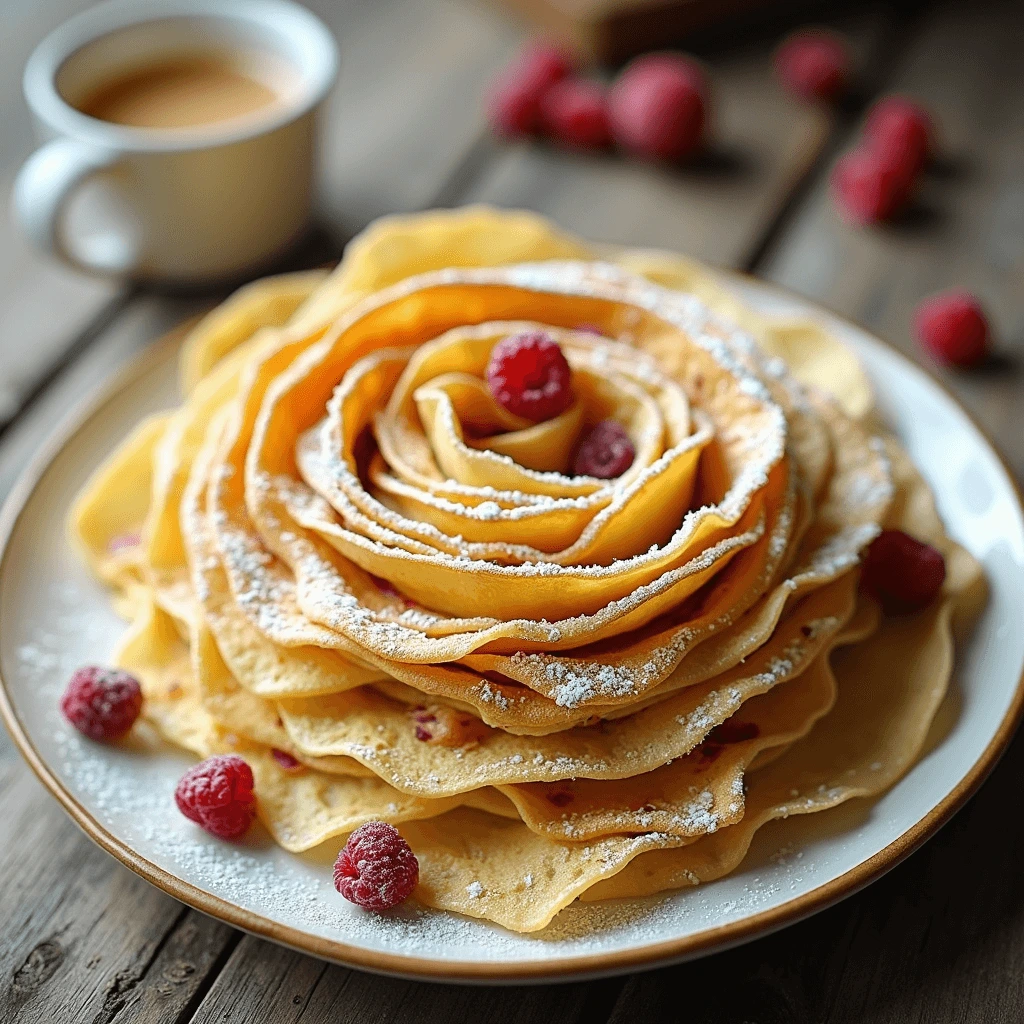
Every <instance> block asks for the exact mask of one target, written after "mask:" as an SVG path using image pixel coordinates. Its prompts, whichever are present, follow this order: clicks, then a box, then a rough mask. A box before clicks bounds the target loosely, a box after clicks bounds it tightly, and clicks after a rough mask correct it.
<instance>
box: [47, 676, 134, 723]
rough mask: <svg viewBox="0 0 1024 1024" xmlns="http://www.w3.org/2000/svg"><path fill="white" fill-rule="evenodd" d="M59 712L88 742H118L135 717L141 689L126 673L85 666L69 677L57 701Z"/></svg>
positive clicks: (132, 677)
mask: <svg viewBox="0 0 1024 1024" xmlns="http://www.w3.org/2000/svg"><path fill="white" fill-rule="evenodd" d="M60 709H61V711H62V712H63V714H64V717H65V718H66V719H67V720H68V721H69V722H70V723H71V724H72V725H73V726H74V727H75V728H76V729H77V730H78V731H79V732H80V733H83V734H84V735H85V736H88V737H89V738H90V739H93V740H116V739H120V737H122V736H124V735H125V734H126V733H127V732H128V730H129V729H131V727H132V726H133V725H134V724H135V719H136V718H138V717H139V712H140V711H141V710H142V688H141V687H140V686H139V681H138V680H137V679H136V678H135V677H134V676H130V675H129V674H128V673H127V672H121V671H120V670H119V669H116V668H102V667H100V666H98V665H88V666H86V667H85V668H80V669H77V670H76V671H75V673H74V675H72V677H71V679H70V681H69V682H68V687H67V689H66V690H65V691H64V696H63V697H61V699H60Z"/></svg>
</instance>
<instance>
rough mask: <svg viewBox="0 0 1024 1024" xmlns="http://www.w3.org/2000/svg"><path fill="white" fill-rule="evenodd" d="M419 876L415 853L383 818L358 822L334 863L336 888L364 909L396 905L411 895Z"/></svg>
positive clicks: (383, 908)
mask: <svg viewBox="0 0 1024 1024" xmlns="http://www.w3.org/2000/svg"><path fill="white" fill-rule="evenodd" d="M419 878H420V865H419V861H418V860H416V854H414V853H413V852H412V850H411V849H410V847H409V844H408V843H407V842H406V841H405V840H404V839H403V838H402V836H401V834H400V833H399V831H398V829H396V828H395V827H394V826H393V825H389V824H388V823H387V822H386V821H368V822H367V823H366V824H365V825H360V826H359V828H357V829H356V830H355V832H353V833H352V835H350V836H349V837H348V842H347V843H346V844H345V846H344V848H343V849H342V851H341V853H339V854H338V859H337V861H335V863H334V887H335V889H337V890H338V892H340V893H341V895H342V896H344V897H345V899H347V900H348V901H349V902H350V903H355V904H356V905H357V906H360V907H365V908H366V909H367V910H388V909H390V908H391V907H394V906H397V905H398V904H399V903H401V902H402V901H403V900H405V899H408V898H409V897H410V896H411V895H412V891H413V889H415V888H416V883H417V882H418V881H419Z"/></svg>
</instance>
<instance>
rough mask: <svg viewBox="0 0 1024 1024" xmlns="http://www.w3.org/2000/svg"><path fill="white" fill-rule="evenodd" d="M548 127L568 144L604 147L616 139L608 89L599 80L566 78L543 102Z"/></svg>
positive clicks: (554, 86)
mask: <svg viewBox="0 0 1024 1024" xmlns="http://www.w3.org/2000/svg"><path fill="white" fill-rule="evenodd" d="M540 114H541V124H542V125H543V127H544V130H545V131H547V132H548V133H549V134H551V135H552V136H554V137H555V138H556V139H558V141H559V142H563V143H565V144H566V145H567V146H574V147H576V148H577V149H604V148H605V147H606V146H607V145H608V144H609V143H610V142H611V140H612V135H611V129H610V128H609V126H608V104H607V101H606V98H605V89H604V86H602V85H601V84H600V83H598V82H588V81H586V80H585V79H582V78H565V79H563V80H562V81H561V82H556V83H555V84H554V85H553V86H551V88H550V89H548V90H547V92H545V93H544V95H543V96H542V97H541V101H540Z"/></svg>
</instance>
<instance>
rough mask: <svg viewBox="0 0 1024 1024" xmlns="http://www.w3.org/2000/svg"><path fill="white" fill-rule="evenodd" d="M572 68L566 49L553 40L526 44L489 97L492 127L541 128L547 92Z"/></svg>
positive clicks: (505, 130)
mask: <svg viewBox="0 0 1024 1024" xmlns="http://www.w3.org/2000/svg"><path fill="white" fill-rule="evenodd" d="M571 70H572V65H571V62H570V60H569V58H568V56H567V55H566V54H565V52H564V51H563V50H561V49H560V48H559V47H557V46H553V45H552V44H550V43H542V42H535V43H531V44H530V45H529V46H527V47H526V48H525V49H524V50H523V51H522V52H521V53H520V54H519V56H518V57H516V58H515V60H513V61H512V63H511V64H509V66H508V67H507V68H506V69H505V70H504V71H503V72H502V73H501V75H500V76H499V77H498V79H497V81H496V82H495V83H494V85H493V87H492V89H491V93H490V97H489V100H488V107H487V113H488V120H489V121H490V123H491V127H492V128H494V129H495V130H496V131H498V132H501V133H502V134H503V135H509V136H513V137H514V136H521V135H530V134H532V133H533V132H535V131H537V130H538V129H539V128H540V104H541V98H542V97H543V96H544V93H545V92H547V90H548V89H550V88H551V86H553V85H554V84H555V83H556V82H559V81H561V80H562V79H563V78H565V77H566V76H567V75H568V74H569V72H570V71H571Z"/></svg>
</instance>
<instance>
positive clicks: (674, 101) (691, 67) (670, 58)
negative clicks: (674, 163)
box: [608, 53, 708, 160]
mask: <svg viewBox="0 0 1024 1024" xmlns="http://www.w3.org/2000/svg"><path fill="white" fill-rule="evenodd" d="M707 105H708V88H707V83H706V81H705V78H704V72H703V71H702V70H701V68H700V67H699V66H698V65H697V64H696V63H694V62H693V61H691V60H688V59H687V58H686V57H683V56H682V55H680V54H674V53H649V54H644V55H643V56H641V57H636V58H635V59H634V60H632V61H630V63H629V64H628V65H626V68H625V70H624V71H623V72H622V74H620V75H619V77H618V79H617V80H616V82H615V84H614V85H613V86H612V89H611V92H610V94H609V98H608V114H609V118H610V119H611V127H612V134H613V135H614V136H615V140H616V141H617V142H618V143H619V144H620V145H621V146H623V147H624V148H626V149H628V150H630V151H632V152H633V153H636V154H637V155H638V156H642V157H645V158H647V159H651V160H682V159H683V158H684V157H687V156H689V155H690V154H691V153H693V152H694V151H695V150H696V149H697V147H698V146H699V145H700V143H701V141H702V139H703V136H704V127H705V122H706V120H707Z"/></svg>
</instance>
